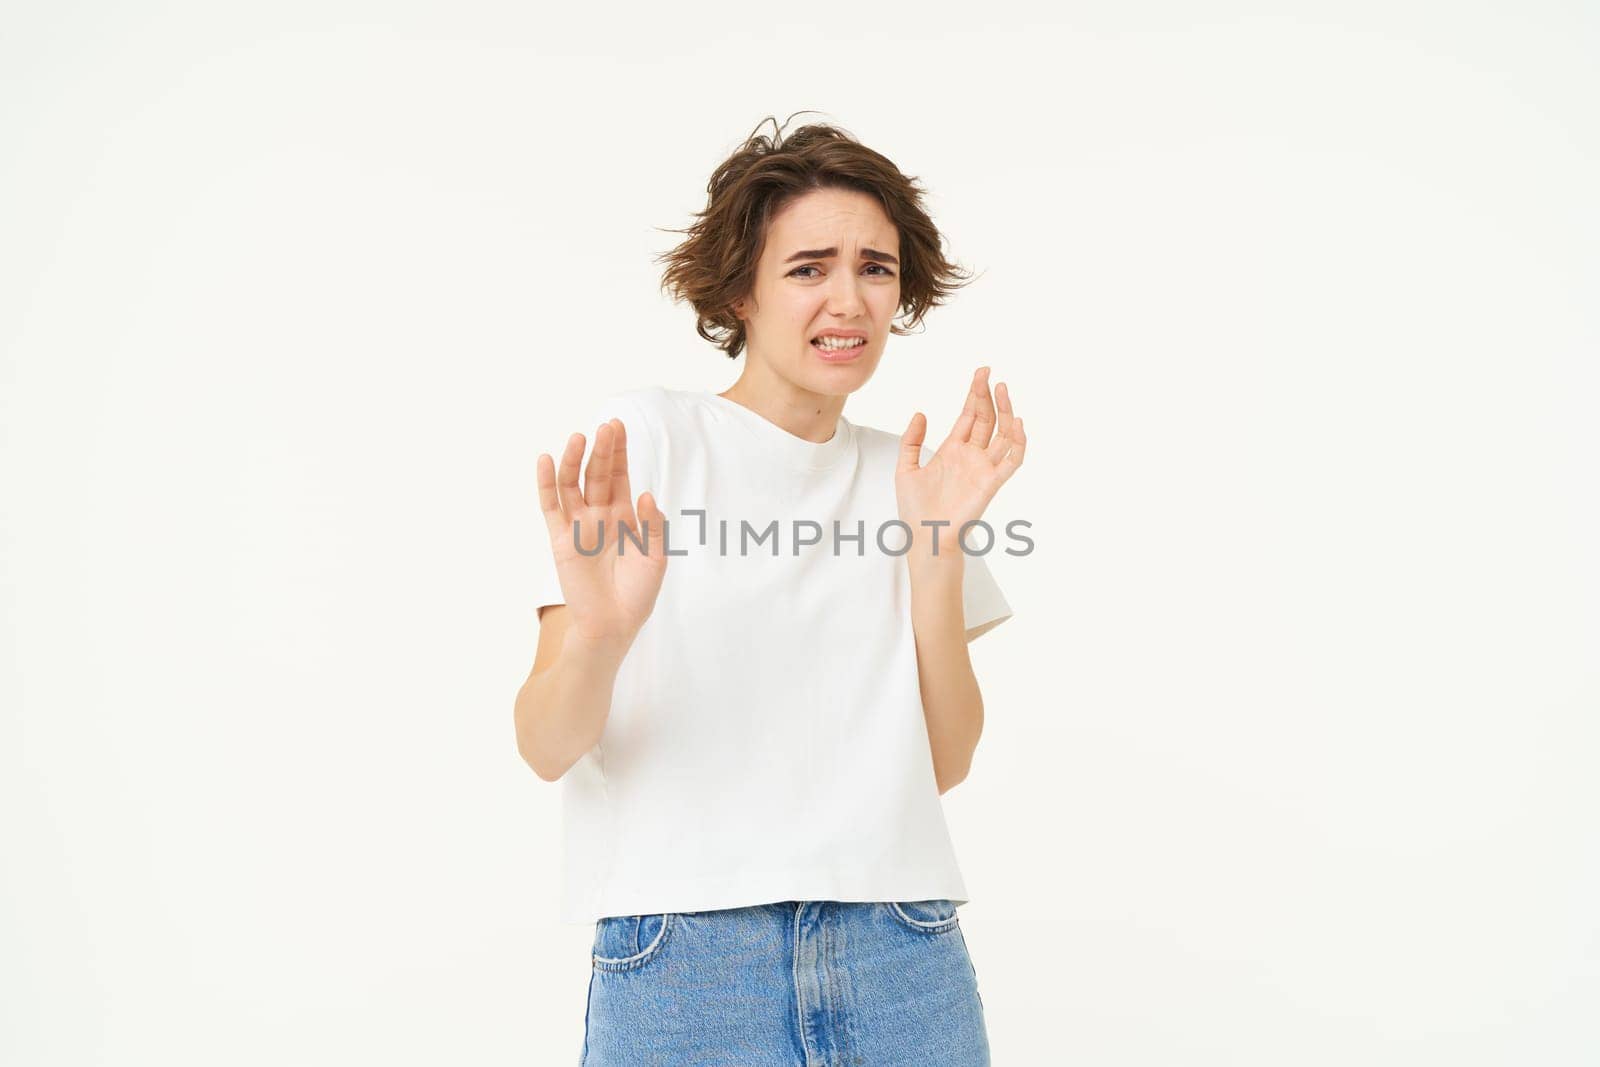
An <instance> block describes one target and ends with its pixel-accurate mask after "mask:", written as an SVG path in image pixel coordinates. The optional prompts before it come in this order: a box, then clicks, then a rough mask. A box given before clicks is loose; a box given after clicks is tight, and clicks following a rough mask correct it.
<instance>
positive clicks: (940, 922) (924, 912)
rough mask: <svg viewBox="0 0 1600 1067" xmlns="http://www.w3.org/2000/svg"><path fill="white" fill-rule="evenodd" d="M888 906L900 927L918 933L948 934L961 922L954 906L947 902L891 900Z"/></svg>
mask: <svg viewBox="0 0 1600 1067" xmlns="http://www.w3.org/2000/svg"><path fill="white" fill-rule="evenodd" d="M888 904H889V911H890V912H892V913H893V914H894V917H895V918H896V919H898V920H900V923H901V925H903V926H908V927H910V928H911V929H913V930H916V931H918V932H919V933H924V934H943V933H948V932H949V931H951V930H954V929H955V928H956V926H957V924H959V923H960V921H961V920H960V918H959V917H958V916H957V915H956V906H955V904H953V903H951V902H950V901H948V900H891V901H889V902H888Z"/></svg>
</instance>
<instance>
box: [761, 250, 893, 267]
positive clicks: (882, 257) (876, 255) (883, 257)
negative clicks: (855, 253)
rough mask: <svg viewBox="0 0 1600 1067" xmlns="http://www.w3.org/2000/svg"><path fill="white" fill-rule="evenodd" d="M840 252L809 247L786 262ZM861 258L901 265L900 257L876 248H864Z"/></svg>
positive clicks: (831, 256) (825, 256)
mask: <svg viewBox="0 0 1600 1067" xmlns="http://www.w3.org/2000/svg"><path fill="white" fill-rule="evenodd" d="M838 254H839V250H838V249H837V248H807V249H803V250H801V251H799V252H796V253H795V254H794V255H792V256H790V257H789V258H788V259H786V260H784V262H785V263H793V262H794V261H795V260H797V259H832V258H833V257H834V256H836V255H838ZM861 258H862V259H871V260H876V261H877V262H879V263H893V264H894V265H895V266H897V267H898V266H899V265H900V261H899V260H898V259H896V258H894V257H893V256H891V255H890V254H889V253H887V252H880V251H878V250H877V249H876V248H863V249H862V250H861Z"/></svg>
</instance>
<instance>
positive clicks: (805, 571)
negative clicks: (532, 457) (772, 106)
mask: <svg viewBox="0 0 1600 1067" xmlns="http://www.w3.org/2000/svg"><path fill="white" fill-rule="evenodd" d="M781 136H782V131H781V129H780V130H777V131H776V136H774V137H773V138H770V139H769V138H765V137H756V136H752V137H751V138H750V139H748V140H747V141H746V142H745V144H744V145H742V146H741V147H740V149H739V150H738V151H737V152H736V153H735V154H734V155H733V156H732V157H731V158H729V159H728V160H727V161H725V162H724V163H723V164H722V165H721V166H720V167H719V168H718V169H717V171H716V172H715V174H714V175H713V177H712V179H711V182H710V184H709V186H708V192H709V203H708V206H707V209H706V210H705V211H704V212H701V213H700V214H699V215H698V216H697V218H698V219H699V221H698V222H697V223H696V224H695V225H694V226H692V227H690V228H689V229H688V230H687V231H681V232H685V233H687V234H688V238H687V239H686V240H685V241H684V242H683V243H682V244H681V245H679V246H678V247H677V248H676V249H674V250H673V251H672V252H671V253H669V254H668V255H667V256H666V257H665V258H666V259H667V261H668V264H669V265H668V269H667V272H666V277H665V282H664V284H665V285H666V286H667V287H668V288H669V289H670V290H671V291H672V292H674V293H675V294H676V295H677V296H678V297H680V298H682V299H685V300H688V301H689V302H690V303H691V304H692V305H693V306H694V308H695V310H696V312H697V314H698V319H699V321H698V327H697V328H698V330H699V333H700V334H701V336H702V337H705V338H706V339H707V340H710V341H712V342H714V343H716V344H718V346H719V347H720V348H721V349H722V350H723V351H724V352H726V353H727V355H728V356H729V357H730V358H737V357H738V356H739V355H740V353H741V352H743V353H744V354H745V363H744V367H743V370H742V372H741V374H740V375H739V378H738V380H737V381H736V382H734V383H733V385H732V386H731V387H730V388H729V389H727V390H726V391H724V392H722V393H716V394H711V393H697V392H688V391H678V390H666V389H658V388H646V389H633V390H628V391H625V392H621V393H618V394H616V395H614V396H612V397H611V398H610V400H609V401H608V402H607V403H606V405H605V407H604V409H603V410H602V412H600V414H601V415H602V416H603V418H602V419H601V420H600V421H599V423H598V428H597V429H596V432H595V438H594V447H593V449H592V451H591V453H590V456H589V460H588V463H587V466H586V467H585V468H584V482H583V484H582V485H581V486H580V484H579V470H580V465H581V461H582V459H583V455H584V448H585V440H584V437H583V435H582V434H573V435H572V437H571V438H570V439H569V440H568V442H567V445H566V450H565V452H564V453H563V454H562V456H561V464H560V467H559V470H558V469H557V468H556V466H555V464H554V461H553V460H552V459H551V458H550V457H549V456H548V455H541V456H539V460H538V482H539V498H540V506H541V508H542V510H543V512H544V516H545V519H546V524H547V527H548V531H549V535H550V545H551V551H550V552H549V553H548V554H545V553H541V554H540V560H539V562H540V566H541V568H542V573H541V574H540V576H539V577H538V580H537V584H538V587H537V590H536V592H537V604H538V606H539V608H540V628H539V644H538V650H537V653H536V655H535V661H534V666H533V670H532V672H531V674H530V675H529V678H528V680H527V682H526V683H525V684H524V685H523V687H522V690H521V692H520V693H519V694H518V697H517V703H516V723H517V740H518V746H519V749H520V751H521V753H522V755H523V758H524V759H525V760H526V761H527V762H528V763H529V764H530V765H531V766H532V767H533V768H534V770H535V771H536V772H537V773H538V774H539V775H540V777H542V778H544V779H546V780H549V781H555V780H557V779H562V780H564V782H565V787H564V790H565V792H564V800H565V805H564V810H565V827H564V830H565V833H564V837H565V867H564V870H563V896H562V900H563V918H564V919H565V920H567V921H571V922H581V923H585V924H588V923H591V922H592V923H593V924H594V928H595V938H594V948H593V953H592V968H591V974H590V987H589V1003H588V1011H587V1015H586V1023H585V1042H584V1054H583V1058H582V1061H581V1062H583V1063H585V1064H590V1065H612V1064H630V1065H631V1064H672V1065H685V1064H739V1065H742V1067H754V1065H765V1064H775V1065H776V1064H783V1065H799V1067H811V1065H819V1064H827V1065H830V1067H832V1065H835V1064H919V1065H922V1064H953V1065H967V1064H984V1063H987V1062H989V1048H988V1039H987V1034H986V1032H985V1028H984V1019H983V1008H982V1002H981V999H980V998H979V996H978V990H977V979H976V974H975V971H974V968H973V966H972V962H971V959H970V957H969V956H968V954H967V948H966V941H965V938H964V937H963V936H962V934H961V931H960V927H959V921H958V918H957V916H956V907H957V905H959V904H962V903H965V902H966V901H967V899H968V898H967V896H966V889H965V886H964V884H963V882H962V879H961V874H960V872H959V870H958V868H957V865H956V862H955V858H954V856H953V854H952V850H951V845H950V839H949V834H948V832H947V830H946V827H945V822H944V817H943V810H942V807H941V805H940V801H939V795H940V794H941V793H943V792H944V791H945V790H947V789H950V788H951V787H952V786H954V785H955V784H957V783H958V782H960V781H961V780H962V778H964V777H965V776H966V773H967V770H968V768H969V766H970V764H971V760H972V754H973V750H974V748H975V746H976V744H977V741H978V735H979V733H980V731H981V729H982V723H983V703H982V698H981V695H980V693H979V689H978V684H977V681H976V679H975V678H974V676H973V671H972V665H971V661H970V659H969V658H968V655H967V650H966V642H967V641H969V640H971V639H972V638H973V637H975V636H977V634H979V633H982V632H983V631H984V630H987V629H988V628H990V627H992V626H995V625H997V624H998V623H999V622H1001V621H1003V620H1004V619H1005V618H1007V617H1009V616H1010V614H1011V610H1010V607H1009V606H1008V605H1007V604H1006V601H1005V598H1004V597H1003V596H1002V595H1001V593H1000V590H999V588H998V587H997V586H996V584H995V582H994V580H993V578H992V577H991V576H990V574H989V571H988V568H987V566H986V565H985V563H984V560H983V555H982V554H981V553H983V552H986V551H988V545H992V544H993V541H994V539H993V536H992V532H991V533H990V534H989V535H987V536H986V535H985V533H984V532H983V531H984V530H986V529H987V526H986V525H980V523H979V522H978V521H977V520H980V519H981V517H982V515H983V512H984V510H985V508H986V507H987V506H988V504H989V502H990V500H991V499H993V497H994V494H995V492H996V491H997V490H998V489H999V487H1000V485H1001V484H1003V483H1004V482H1005V481H1006V480H1007V479H1008V478H1009V477H1010V476H1011V474H1012V473H1013V472H1014V471H1015V470H1016V469H1017V467H1018V465H1020V464H1021V462H1022V457H1023V450H1024V444H1025V438H1024V435H1023V432H1022V420H1021V419H1020V418H1017V417H1015V415H1014V414H1013V413H1012V409H1011V404H1010V401H1009V398H1008V396H1007V392H1006V387H1005V385H1004V384H1001V385H999V386H998V387H997V389H996V391H995V397H994V398H991V396H990V392H989V387H988V376H987V373H988V369H987V368H979V370H978V371H977V373H976V374H975V375H974V377H973V381H972V387H971V390H970V391H969V393H968V395H967V397H966V401H965V406H964V409H963V411H962V414H961V416H960V418H959V419H957V421H956V423H955V427H954V429H953V430H952V431H951V432H950V434H949V436H948V437H947V438H946V440H944V442H943V443H942V444H940V445H939V446H938V448H937V450H930V449H928V448H925V447H924V445H923V438H924V435H925V431H926V420H925V419H924V418H923V416H922V414H921V413H920V412H918V413H916V414H914V415H912V417H911V420H910V424H909V425H908V426H907V428H906V430H905V432H904V433H903V434H900V435H898V436H897V435H895V434H892V433H889V432H886V431H882V430H876V429H873V428H871V427H867V426H858V425H855V424H853V423H851V422H850V421H849V420H847V419H845V418H844V415H843V409H844V403H845V399H846V398H847V397H848V396H849V395H850V394H851V393H854V392H855V391H856V390H858V389H860V388H861V387H862V386H864V385H865V384H866V383H867V381H868V380H869V379H870V378H871V377H872V374H873V371H874V370H875V369H876V368H877V365H878V361H879V359H880V358H881V357H882V355H883V351H884V347H885V343H886V341H887V339H888V335H889V334H890V333H899V334H905V333H907V332H909V331H908V330H906V329H903V328H901V327H898V326H895V325H893V324H892V321H891V320H892V319H893V317H894V316H895V314H896V313H897V312H899V311H904V312H905V313H906V317H907V322H908V324H909V325H915V324H916V323H917V322H919V321H920V319H921V318H922V316H923V314H924V313H925V312H926V311H927V310H928V309H929V308H931V307H933V306H936V305H937V304H938V303H939V301H940V298H942V297H944V296H946V295H948V294H949V293H950V292H952V291H953V290H954V288H955V285H956V281H957V277H958V274H959V272H958V269H957V268H956V267H954V266H953V265H952V264H950V263H949V262H947V261H946V260H945V259H944V257H943V255H942V254H941V251H940V244H941V237H940V235H939V233H938V231H937V229H936V228H935V227H934V226H933V223H932V222H931V220H930V219H929V218H928V216H927V215H926V213H925V212H924V210H923V208H922V206H921V195H920V192H919V191H918V190H917V188H916V186H915V181H914V179H910V178H907V177H906V176H904V175H902V174H901V173H900V171H899V170H898V169H897V168H896V167H895V165H894V164H893V163H891V162H890V161H889V160H887V159H885V158H884V157H883V156H881V155H879V154H878V153H876V152H874V151H872V150H871V149H869V148H866V147H864V146H862V145H860V144H859V143H857V142H856V141H855V140H854V139H853V138H852V137H850V136H849V135H848V134H846V133H844V132H843V131H841V130H838V129H836V128H833V127H829V126H809V127H805V128H802V129H800V130H797V131H796V132H795V133H794V134H793V135H792V136H790V137H789V138H788V139H787V140H780V138H781ZM636 487H637V488H639V489H643V490H644V491H642V492H640V493H639V495H638V497H637V510H635V508H634V502H635V497H634V492H635V489H636ZM658 498H659V501H669V502H671V503H672V504H673V506H674V507H675V511H674V512H673V513H672V514H670V515H669V514H668V513H667V512H665V511H664V510H663V509H662V508H661V506H660V504H659V502H658ZM958 531H959V532H960V533H961V534H962V535H963V536H962V538H961V540H960V543H959V546H958V543H957V536H956V535H957V533H958Z"/></svg>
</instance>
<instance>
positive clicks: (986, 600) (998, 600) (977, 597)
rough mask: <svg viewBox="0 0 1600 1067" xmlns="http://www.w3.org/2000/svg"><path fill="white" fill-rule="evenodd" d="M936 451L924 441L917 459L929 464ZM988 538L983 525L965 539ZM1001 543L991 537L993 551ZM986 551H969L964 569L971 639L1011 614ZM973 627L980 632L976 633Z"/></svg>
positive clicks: (980, 540) (966, 618)
mask: <svg viewBox="0 0 1600 1067" xmlns="http://www.w3.org/2000/svg"><path fill="white" fill-rule="evenodd" d="M935 451H937V449H934V448H930V447H929V446H928V445H926V444H924V445H923V446H922V458H921V459H920V460H918V462H919V463H922V464H926V463H927V462H928V460H930V459H932V458H933V454H934V452H935ZM986 540H991V539H990V538H988V536H987V535H986V534H985V533H984V532H983V530H982V528H981V527H973V528H972V529H971V530H969V531H967V537H966V542H967V544H968V545H970V546H974V547H981V546H982V545H983V544H984V542H985V541H986ZM998 544H999V542H998V540H991V545H990V551H993V549H994V546H996V545H998ZM987 555H988V553H987V552H986V553H985V554H984V555H982V556H979V555H973V554H971V553H969V554H968V555H967V558H966V562H965V564H964V565H963V567H962V570H961V610H962V615H963V619H962V621H963V622H964V623H965V629H966V631H967V633H969V634H972V636H971V637H970V638H969V640H976V639H977V638H978V637H980V636H982V635H983V634H985V633H988V632H989V631H990V630H992V629H994V628H995V627H996V626H999V625H1000V624H1001V623H1002V622H1005V621H1006V620H1007V619H1009V618H1011V605H1010V604H1009V603H1008V602H1007V601H1006V597H1005V594H1004V593H1002V592H1001V591H1000V583H999V582H997V581H995V579H994V574H993V573H991V572H990V570H989V564H988V562H987V559H986V557H987ZM974 630H976V631H977V633H973V631H974Z"/></svg>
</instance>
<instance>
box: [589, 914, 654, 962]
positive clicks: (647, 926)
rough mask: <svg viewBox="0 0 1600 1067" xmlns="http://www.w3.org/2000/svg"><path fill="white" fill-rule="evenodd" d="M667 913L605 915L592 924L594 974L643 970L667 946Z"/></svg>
mask: <svg viewBox="0 0 1600 1067" xmlns="http://www.w3.org/2000/svg"><path fill="white" fill-rule="evenodd" d="M673 918H674V916H673V914H672V913H671V912H660V913H658V914H655V915H608V916H606V917H605V918H602V919H600V920H598V921H596V922H595V924H594V947H593V949H592V950H591V951H590V958H591V959H592V960H593V963H594V968H595V970H599V971H631V970H635V969H637V968H639V967H643V966H644V965H645V964H647V963H649V962H650V961H651V960H653V959H655V958H656V956H658V955H660V953H661V949H662V947H663V946H664V945H666V943H667V935H668V934H670V933H671V932H672V920H673Z"/></svg>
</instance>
